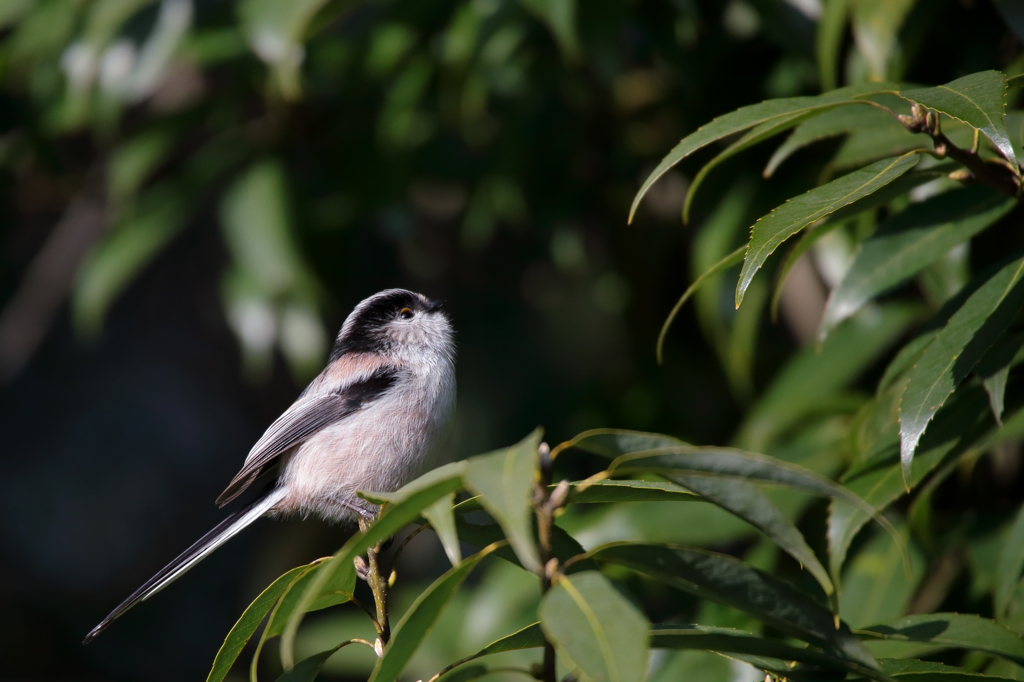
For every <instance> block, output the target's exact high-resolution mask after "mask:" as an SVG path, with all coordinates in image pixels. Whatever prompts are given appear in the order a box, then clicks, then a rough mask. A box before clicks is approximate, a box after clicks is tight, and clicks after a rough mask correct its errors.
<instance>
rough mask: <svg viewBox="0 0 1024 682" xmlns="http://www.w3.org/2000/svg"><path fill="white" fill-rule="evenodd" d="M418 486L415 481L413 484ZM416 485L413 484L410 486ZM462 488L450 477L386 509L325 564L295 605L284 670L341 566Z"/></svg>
mask: <svg viewBox="0 0 1024 682" xmlns="http://www.w3.org/2000/svg"><path fill="white" fill-rule="evenodd" d="M413 483H415V481H414V482H413ZM410 485H413V484H410ZM461 487H462V479H461V477H460V476H457V475H454V474H453V475H451V476H449V477H447V478H444V479H442V480H439V481H436V482H435V483H433V484H432V485H430V486H428V487H426V488H423V489H421V490H417V492H415V493H413V494H412V495H409V496H408V497H407V498H405V499H404V500H402V501H401V502H399V503H397V504H395V505H387V506H386V507H384V508H383V509H382V510H381V513H380V516H378V517H377V520H376V521H374V522H373V525H371V526H370V527H369V528H367V529H366V530H365V531H362V532H359V533H356V534H355V535H353V536H352V537H351V538H349V540H348V542H346V543H345V545H344V546H343V547H342V548H341V549H339V550H338V551H337V552H336V553H335V554H334V556H333V557H331V558H330V559H329V560H327V561H326V562H324V564H323V565H322V566H321V567H320V568H319V569H318V570H317V573H316V576H315V577H314V578H313V579H312V580H311V581H310V584H309V585H308V586H307V587H306V589H305V590H304V591H303V592H302V596H301V598H300V599H299V601H298V603H297V604H296V605H295V609H294V610H293V612H292V614H291V616H290V617H289V618H288V622H287V624H286V625H285V628H284V631H283V632H282V636H281V661H282V663H283V664H284V667H285V668H290V667H291V665H292V663H293V661H294V660H295V657H294V653H293V652H294V646H295V633H296V632H297V631H298V629H299V624H300V623H301V622H302V617H303V616H304V615H305V614H306V612H307V611H308V610H309V609H310V608H311V606H312V605H313V602H314V601H315V600H316V599H317V597H319V596H320V595H321V594H322V592H323V589H324V587H325V586H327V585H328V584H329V583H330V581H331V580H332V578H334V576H335V575H336V573H337V572H338V571H339V570H341V567H342V566H345V567H347V566H349V565H350V564H352V561H353V560H354V559H355V558H356V557H357V556H359V555H361V554H362V553H363V552H365V551H366V550H367V549H369V548H370V547H373V546H374V545H376V544H377V543H378V542H382V541H384V540H387V539H388V538H389V537H391V536H392V535H394V534H395V533H396V532H398V531H399V530H401V529H402V527H403V526H405V525H406V524H407V523H410V522H411V521H413V520H414V519H416V518H417V517H419V516H420V514H421V513H422V512H423V510H424V509H426V508H427V507H428V506H430V505H431V504H432V503H434V502H436V501H437V500H439V499H441V498H442V497H444V496H446V495H448V494H449V493H451V492H454V491H456V490H458V489H459V488H461Z"/></svg>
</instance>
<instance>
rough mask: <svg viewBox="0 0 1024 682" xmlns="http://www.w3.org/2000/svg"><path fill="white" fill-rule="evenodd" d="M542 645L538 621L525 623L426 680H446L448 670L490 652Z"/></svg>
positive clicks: (541, 633)
mask: <svg viewBox="0 0 1024 682" xmlns="http://www.w3.org/2000/svg"><path fill="white" fill-rule="evenodd" d="M542 646H544V631H543V630H541V627H540V623H539V622H537V623H533V624H532V625H527V626H526V627H525V628H523V629H522V630H517V631H516V632H513V633H512V634H511V635H506V636H504V637H502V638H501V639H498V640H495V641H493V642H491V643H490V644H488V645H487V646H485V647H484V648H483V649H481V650H480V651H478V652H476V653H475V654H473V655H472V656H467V657H466V658H463V659H462V660H459V661H456V662H455V663H452V664H451V665H449V666H447V667H446V668H445V669H444V670H442V671H441V672H439V673H437V674H436V675H434V677H432V678H430V680H429V681H428V682H434V680H438V679H441V680H447V679H450V678H447V677H445V675H447V674H448V673H449V672H450V671H452V670H455V669H456V668H458V667H459V666H461V665H464V664H466V663H469V662H470V661H475V660H476V659H478V658H483V657H484V656H490V655H492V654H503V653H505V652H506V651H520V650H522V649H539V648H540V647H542Z"/></svg>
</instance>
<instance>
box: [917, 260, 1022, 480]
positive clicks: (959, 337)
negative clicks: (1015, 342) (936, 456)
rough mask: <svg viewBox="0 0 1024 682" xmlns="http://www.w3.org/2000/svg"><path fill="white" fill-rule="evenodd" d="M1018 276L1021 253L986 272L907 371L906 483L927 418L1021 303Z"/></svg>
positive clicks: (1019, 278) (968, 370)
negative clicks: (990, 273)
mask: <svg viewBox="0 0 1024 682" xmlns="http://www.w3.org/2000/svg"><path fill="white" fill-rule="evenodd" d="M983 277H984V275H983ZM1022 278H1024V258H1017V259H1016V260H1014V261H1011V262H1010V263H1008V264H1007V265H1004V266H1003V267H1001V268H1000V269H999V270H998V271H997V272H996V273H995V274H994V275H989V276H988V279H987V280H985V282H984V284H982V285H981V286H980V287H978V289H977V290H976V291H975V292H974V293H973V294H971V296H970V297H969V298H968V299H967V300H966V301H965V302H964V304H963V306H962V307H961V308H960V309H959V310H958V311H957V312H956V313H955V314H954V315H953V316H952V317H951V318H950V319H949V323H948V324H946V326H945V327H944V328H943V329H942V331H940V332H939V333H938V334H937V335H936V336H935V340H934V341H932V342H931V343H930V344H929V345H928V347H927V348H926V349H925V351H924V354H923V355H922V356H921V359H920V361H918V363H917V364H916V365H915V366H914V368H913V369H911V370H910V373H909V375H908V383H907V388H906V390H905V391H904V392H903V400H902V401H901V402H900V462H901V464H902V471H903V479H904V481H905V482H908V484H909V481H910V467H911V464H912V462H913V458H914V451H915V450H916V449H917V444H918V441H919V440H920V439H921V435H922V434H923V433H924V431H925V429H926V428H927V426H928V424H929V422H931V420H932V417H934V416H935V413H936V412H937V411H938V410H939V408H940V407H942V404H943V403H944V402H945V401H946V399H947V398H948V397H949V396H950V394H952V393H953V390H954V389H955V388H956V387H957V385H959V383H960V381H961V380H963V378H964V377H965V376H967V375H968V374H969V373H970V372H971V370H972V369H974V366H975V364H977V362H978V360H980V359H981V357H982V356H983V355H984V354H985V351H986V350H988V348H989V347H990V346H991V345H992V344H993V343H994V342H995V341H996V339H997V338H999V335H1000V334H1002V333H1003V332H1004V331H1005V330H1006V328H1007V327H1008V326H1009V324H1010V322H1011V321H1012V319H1013V316H1014V315H1016V313H1017V311H1018V310H1020V308H1021V305H1024V285H1022V284H1021V279H1022Z"/></svg>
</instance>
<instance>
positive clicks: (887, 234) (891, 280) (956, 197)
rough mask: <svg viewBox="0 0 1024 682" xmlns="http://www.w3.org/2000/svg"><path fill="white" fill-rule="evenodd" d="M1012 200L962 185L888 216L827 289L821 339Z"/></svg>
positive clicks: (995, 216) (1000, 214)
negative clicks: (835, 284)
mask: <svg viewBox="0 0 1024 682" xmlns="http://www.w3.org/2000/svg"><path fill="white" fill-rule="evenodd" d="M1015 205H1016V202H1015V201H1014V200H1013V199H1009V198H1007V197H1005V196H1004V195H1002V194H1000V193H998V192H995V191H994V190H992V189H989V188H987V187H981V186H979V187H966V188H964V189H961V190H954V191H950V192H945V193H943V194H939V195H938V196H935V197H932V198H931V199H928V200H927V201H923V202H921V203H917V204H911V205H910V207H909V208H907V209H906V210H905V211H902V212H901V213H897V214H896V215H894V216H893V217H891V218H889V219H888V220H887V221H885V222H884V223H883V224H882V225H881V226H880V227H879V228H878V230H877V231H876V232H875V233H874V234H873V235H871V237H870V238H868V239H867V240H866V241H864V242H863V243H861V245H860V247H859V248H858V249H857V253H855V254H854V257H853V262H852V263H851V264H850V268H849V269H848V270H847V271H846V275H845V277H843V280H842V281H841V282H840V283H839V286H837V287H836V288H835V289H833V290H832V293H831V295H830V296H829V299H828V303H827V305H826V307H825V313H824V316H823V317H822V321H821V328H820V330H819V337H820V338H821V339H822V340H823V339H824V338H825V337H826V336H828V333H829V332H830V331H832V329H834V328H835V326H836V325H837V324H838V323H839V322H840V321H842V320H844V319H846V318H847V317H849V316H850V315H852V314H853V313H855V312H856V311H857V310H859V309H860V307H861V306H862V305H864V304H865V303H867V302H868V301H870V300H871V299H873V298H874V297H875V296H878V295H879V294H881V293H883V292H884V291H886V290H888V289H890V288H892V287H894V286H896V285H897V284H899V283H901V282H904V281H906V280H907V279H909V278H910V277H913V276H914V275H916V274H917V273H918V272H920V271H921V270H922V269H923V268H924V267H925V266H926V265H928V264H929V263H931V262H933V261H935V260H937V259H938V258H940V257H942V256H943V255H945V254H946V253H948V252H949V250H950V249H951V248H953V247H954V246H956V245H957V244H959V243H961V242H963V241H965V240H967V239H970V238H971V237H972V236H974V235H975V234H977V233H979V232H981V231H982V230H984V229H985V228H986V227H988V226H989V225H991V224H993V223H995V222H996V221H997V220H999V219H1000V218H1001V217H1003V216H1004V215H1006V214H1007V213H1008V212H1009V211H1010V210H1011V209H1012V208H1013V207H1014V206H1015Z"/></svg>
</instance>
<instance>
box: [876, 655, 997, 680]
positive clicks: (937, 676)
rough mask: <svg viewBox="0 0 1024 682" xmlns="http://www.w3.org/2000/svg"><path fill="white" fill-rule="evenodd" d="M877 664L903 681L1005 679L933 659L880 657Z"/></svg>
mask: <svg viewBox="0 0 1024 682" xmlns="http://www.w3.org/2000/svg"><path fill="white" fill-rule="evenodd" d="M878 664H879V665H881V666H882V671H883V672H885V674H886V675H888V676H889V677H892V678H893V679H897V680H904V681H905V682H982V681H983V680H1006V679H1007V678H1005V677H996V676H994V675H989V674H987V673H986V674H984V675H982V674H981V673H972V672H969V671H967V670H964V669H963V668H957V667H956V666H952V665H943V664H942V663H936V662H934V661H918V660H914V659H897V658H882V659H879V660H878Z"/></svg>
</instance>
